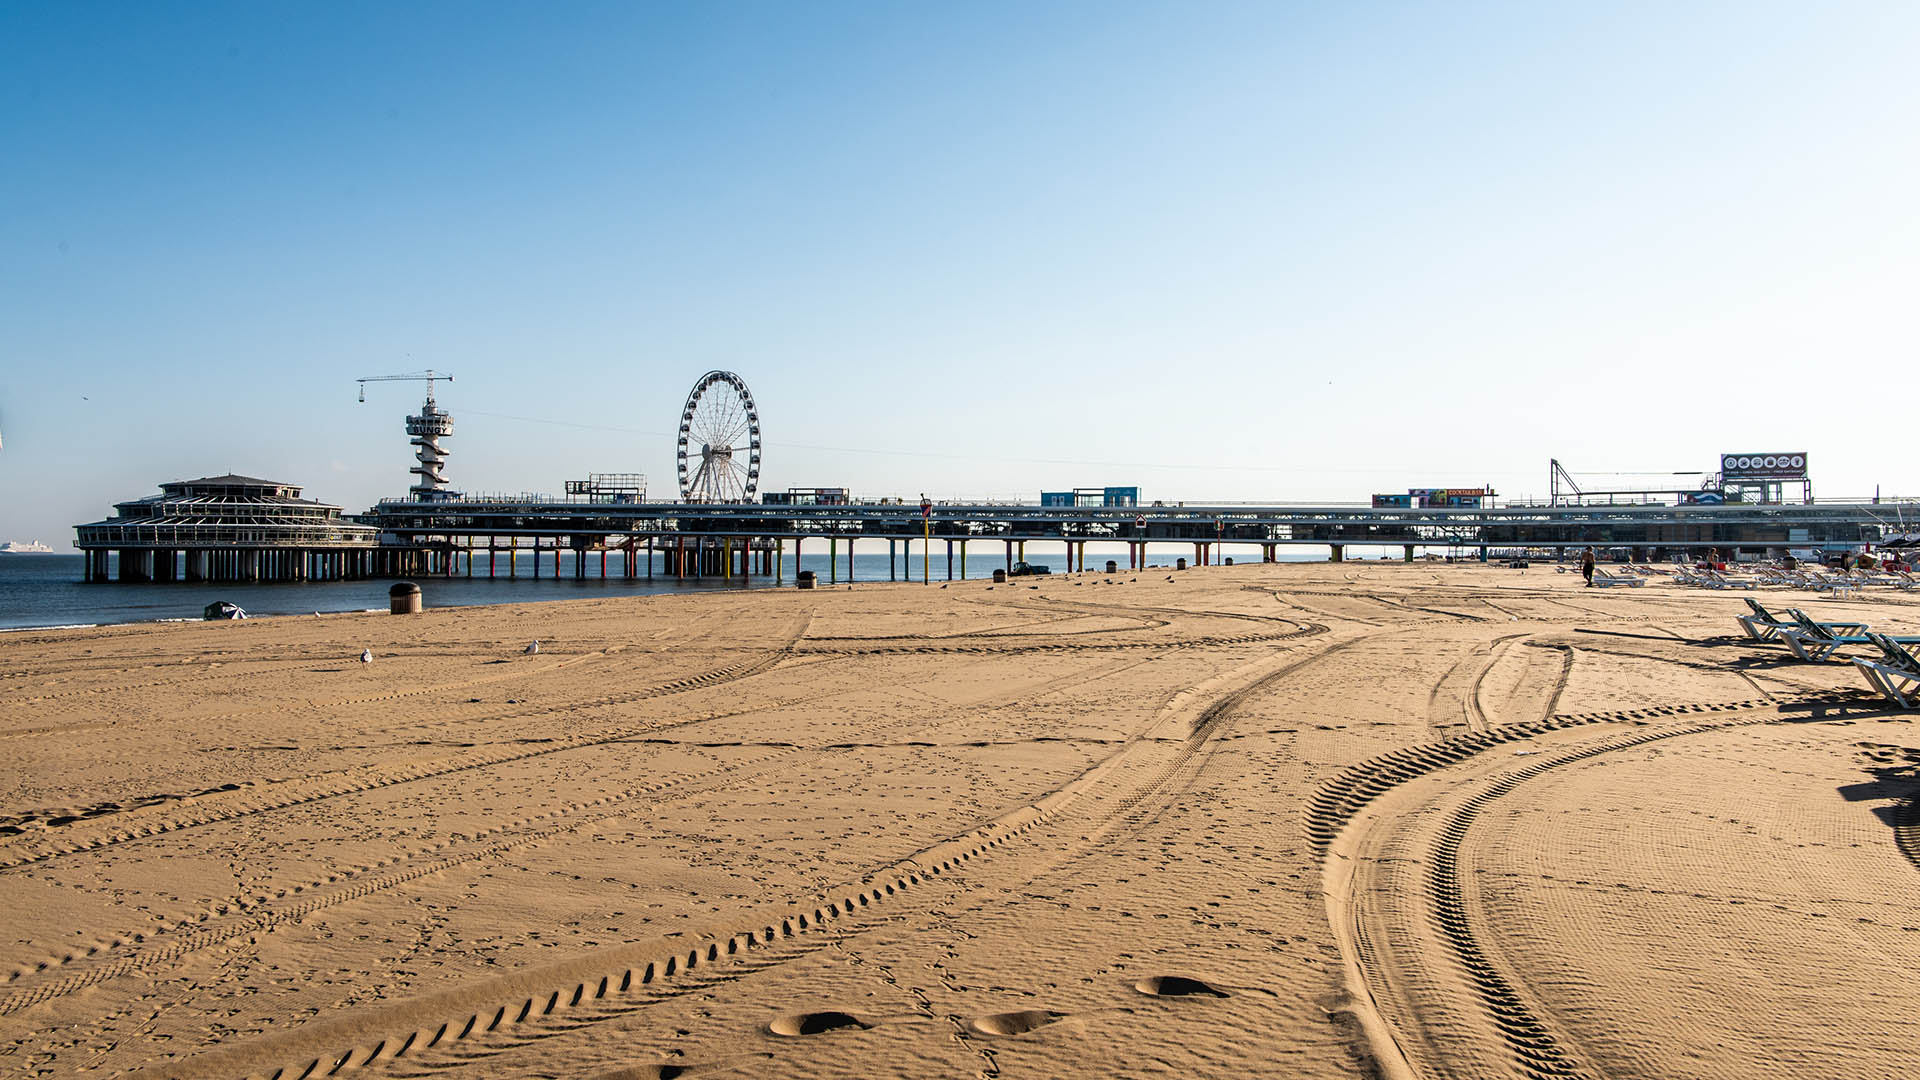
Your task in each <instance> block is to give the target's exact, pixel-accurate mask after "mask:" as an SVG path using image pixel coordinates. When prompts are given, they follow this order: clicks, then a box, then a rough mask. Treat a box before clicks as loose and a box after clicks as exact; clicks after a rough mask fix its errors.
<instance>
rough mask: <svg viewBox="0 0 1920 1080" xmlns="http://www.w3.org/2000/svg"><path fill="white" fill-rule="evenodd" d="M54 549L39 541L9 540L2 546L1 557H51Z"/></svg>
mask: <svg viewBox="0 0 1920 1080" xmlns="http://www.w3.org/2000/svg"><path fill="white" fill-rule="evenodd" d="M51 554H53V549H52V548H50V547H48V546H47V545H45V544H42V543H40V542H39V541H37V540H25V541H22V540H9V541H7V542H6V543H4V544H0V555H51Z"/></svg>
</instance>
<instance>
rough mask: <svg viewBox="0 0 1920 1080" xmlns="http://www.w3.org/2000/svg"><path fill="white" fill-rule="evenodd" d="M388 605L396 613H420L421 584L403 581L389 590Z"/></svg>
mask: <svg viewBox="0 0 1920 1080" xmlns="http://www.w3.org/2000/svg"><path fill="white" fill-rule="evenodd" d="M387 606H388V608H389V609H391V611H392V612H393V614H395V615H418V614H420V586H418V585H415V584H414V583H413V582H411V581H402V582H399V583H397V584H395V585H394V587H393V588H391V589H388V590H387Z"/></svg>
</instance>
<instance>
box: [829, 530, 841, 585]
mask: <svg viewBox="0 0 1920 1080" xmlns="http://www.w3.org/2000/svg"><path fill="white" fill-rule="evenodd" d="M839 583H840V538H839V537H837V536H829V537H827V584H829V585H838V584H839Z"/></svg>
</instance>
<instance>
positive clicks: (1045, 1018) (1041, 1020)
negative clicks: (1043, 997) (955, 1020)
mask: <svg viewBox="0 0 1920 1080" xmlns="http://www.w3.org/2000/svg"><path fill="white" fill-rule="evenodd" d="M1066 1018H1067V1014H1066V1013H1060V1012H1050V1011H1048V1010H1046V1009H1022V1010H1021V1011H1019V1012H1005V1013H994V1014H993V1015H991V1016H976V1017H974V1018H973V1019H971V1020H969V1021H967V1030H968V1031H971V1032H973V1033H974V1034H976V1035H1025V1034H1026V1033H1027V1032H1029V1031H1033V1030H1035V1029H1038V1028H1043V1027H1046V1026H1047V1025H1048V1024H1055V1023H1059V1022H1060V1021H1061V1020H1064V1019H1066Z"/></svg>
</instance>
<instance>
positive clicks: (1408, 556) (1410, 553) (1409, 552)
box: [1400, 544, 1413, 562]
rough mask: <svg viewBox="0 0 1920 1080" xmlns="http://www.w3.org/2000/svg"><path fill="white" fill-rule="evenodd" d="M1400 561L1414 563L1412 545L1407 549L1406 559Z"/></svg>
mask: <svg viewBox="0 0 1920 1080" xmlns="http://www.w3.org/2000/svg"><path fill="white" fill-rule="evenodd" d="M1400 561H1401V562H1412V561H1413V545H1412V544H1408V545H1407V547H1406V556H1405V557H1404V558H1402V559H1401V560H1400Z"/></svg>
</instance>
